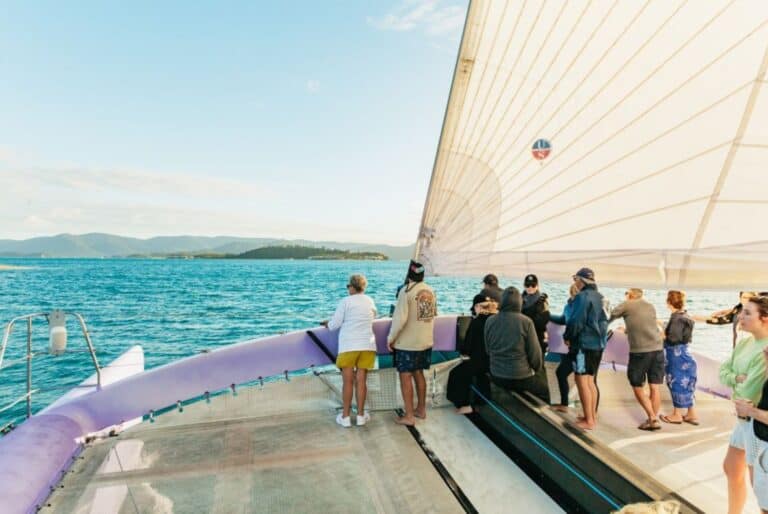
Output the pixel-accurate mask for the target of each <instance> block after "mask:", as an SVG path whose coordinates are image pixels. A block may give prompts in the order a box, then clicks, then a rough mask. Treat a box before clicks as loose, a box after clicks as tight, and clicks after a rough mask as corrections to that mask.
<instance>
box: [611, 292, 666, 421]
mask: <svg viewBox="0 0 768 514" xmlns="http://www.w3.org/2000/svg"><path fill="white" fill-rule="evenodd" d="M625 296H626V298H627V299H626V300H625V301H624V302H622V303H620V304H619V305H617V306H616V307H615V308H614V309H613V310H612V311H611V318H610V319H609V320H608V323H610V322H611V321H613V320H615V319H618V318H624V324H625V325H626V331H627V339H629V364H627V377H628V378H629V383H630V385H631V386H632V390H633V391H634V393H635V398H636V399H637V402H638V403H639V404H640V406H641V407H642V408H643V410H644V411H645V414H646V415H647V416H648V419H646V420H645V421H644V422H643V423H642V424H641V425H640V426H639V427H637V428H639V429H640V430H660V429H661V423H659V419H658V416H659V411H660V410H661V392H660V391H659V386H660V385H661V384H663V383H664V342H663V341H662V339H661V333H660V332H659V327H658V325H657V323H656V308H655V307H654V306H653V305H652V304H651V303H650V302H648V301H646V300H644V299H643V290H642V289H636V288H632V289H629V290H628V291H627V292H626V293H625ZM646 378H647V380H648V387H649V388H650V397H649V396H646V394H645V382H646Z"/></svg>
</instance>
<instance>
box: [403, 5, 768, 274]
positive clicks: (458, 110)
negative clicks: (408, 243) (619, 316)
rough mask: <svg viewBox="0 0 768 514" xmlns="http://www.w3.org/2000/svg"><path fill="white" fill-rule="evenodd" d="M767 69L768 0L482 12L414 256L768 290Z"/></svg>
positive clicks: (456, 84)
mask: <svg viewBox="0 0 768 514" xmlns="http://www.w3.org/2000/svg"><path fill="white" fill-rule="evenodd" d="M767 69H768V2H765V1H764V0H732V1H706V2H699V1H693V0H682V1H679V0H678V1H656V2H654V1H647V2H640V1H636V2H635V1H620V0H616V1H608V0H594V1H576V2H561V1H550V2H547V1H546V0H524V1H517V0H515V1H512V0H509V1H500V0H473V1H472V2H471V4H470V7H469V10H468V13H467V20H466V24H465V27H464V34H463V37H462V42H461V48H460V51H459V56H458V60H457V64H456V71H455V74H454V79H453V85H452V87H451V92H450V97H449V102H448V107H447V110H446V114H445V120H444V124H443V129H442V133H441V137H440V143H439V147H438V152H437V157H436V159H435V164H434V169H433V173H432V179H431V182H430V187H429V192H428V195H427V200H426V204H425V207H424V214H423V218H422V224H421V228H420V232H419V236H418V242H417V255H418V256H419V258H420V259H422V260H423V262H424V263H425V264H426V265H427V267H428V269H429V270H430V271H431V272H432V273H434V274H483V273H486V272H489V271H494V272H497V273H503V274H506V275H509V276H520V275H522V274H525V273H527V272H535V273H538V274H539V275H540V276H542V277H544V278H547V279H552V280H561V279H567V278H569V277H570V276H571V274H572V273H573V272H574V271H575V270H577V269H578V268H580V267H581V266H590V267H592V268H594V269H595V272H596V275H597V278H598V280H599V282H600V283H608V284H610V283H613V284H627V283H632V284H637V285H644V286H646V287H697V288H745V289H747V288H748V289H755V288H760V289H765V288H766V286H768V210H766V209H765V207H766V206H768V200H767V199H766V193H767V192H768V173H766V169H765V165H764V164H765V163H766V161H767V160H768V159H767V158H768V93H767V92H766V91H764V89H765V87H764V86H765V79H766V70H767Z"/></svg>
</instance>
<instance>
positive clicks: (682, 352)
mask: <svg viewBox="0 0 768 514" xmlns="http://www.w3.org/2000/svg"><path fill="white" fill-rule="evenodd" d="M688 346H689V345H687V344H676V345H666V344H665V345H664V353H666V356H667V365H666V374H667V385H668V386H669V392H670V393H672V405H674V406H675V407H676V408H678V409H680V408H682V409H685V408H687V407H693V403H694V394H695V393H696V361H695V360H694V358H693V356H692V355H691V352H690V350H688Z"/></svg>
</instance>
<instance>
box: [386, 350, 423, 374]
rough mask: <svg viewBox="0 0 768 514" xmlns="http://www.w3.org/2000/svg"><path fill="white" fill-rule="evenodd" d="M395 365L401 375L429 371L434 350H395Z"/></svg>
mask: <svg viewBox="0 0 768 514" xmlns="http://www.w3.org/2000/svg"><path fill="white" fill-rule="evenodd" d="M394 364H395V368H397V371H398V372H400V373H408V372H411V371H417V370H420V369H429V366H430V365H431V364H432V348H428V349H426V350H418V351H411V350H398V349H395V362H394Z"/></svg>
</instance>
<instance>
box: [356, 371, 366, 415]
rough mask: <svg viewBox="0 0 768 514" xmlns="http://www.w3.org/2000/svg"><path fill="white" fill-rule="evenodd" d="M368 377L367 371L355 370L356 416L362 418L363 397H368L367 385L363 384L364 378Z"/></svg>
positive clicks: (363, 408)
mask: <svg viewBox="0 0 768 514" xmlns="http://www.w3.org/2000/svg"><path fill="white" fill-rule="evenodd" d="M367 375H368V370H367V369H360V368H358V369H357V376H356V380H355V384H356V387H357V389H356V390H355V399H356V400H357V415H358V416H362V415H363V414H365V397H366V396H367V395H368V384H366V382H365V378H366V376H367Z"/></svg>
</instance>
